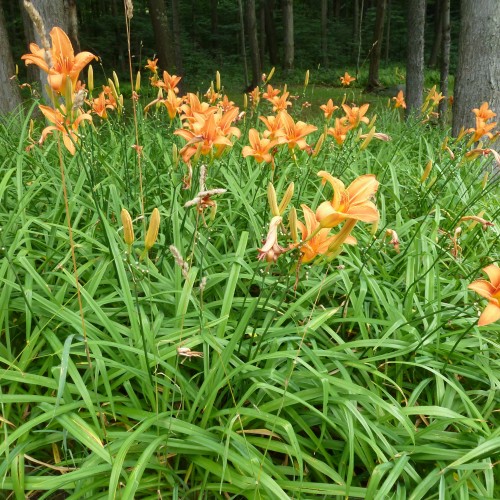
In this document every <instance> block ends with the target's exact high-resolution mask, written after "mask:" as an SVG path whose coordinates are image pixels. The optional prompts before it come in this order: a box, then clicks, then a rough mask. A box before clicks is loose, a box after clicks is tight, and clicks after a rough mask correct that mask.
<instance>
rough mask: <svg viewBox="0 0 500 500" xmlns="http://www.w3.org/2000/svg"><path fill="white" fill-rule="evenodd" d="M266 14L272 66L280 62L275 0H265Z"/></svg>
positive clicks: (268, 46) (267, 38) (268, 45)
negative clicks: (274, 13) (274, 14)
mask: <svg viewBox="0 0 500 500" xmlns="http://www.w3.org/2000/svg"><path fill="white" fill-rule="evenodd" d="M263 2H264V11H265V16H266V40H267V49H268V51H269V62H270V63H271V65H272V66H276V64H278V46H277V43H276V27H275V25H274V16H273V12H274V0H263Z"/></svg>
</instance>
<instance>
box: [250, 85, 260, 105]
mask: <svg viewBox="0 0 500 500" xmlns="http://www.w3.org/2000/svg"><path fill="white" fill-rule="evenodd" d="M248 95H249V96H250V100H251V101H252V105H253V106H254V107H255V106H257V104H259V102H260V89H259V87H255V88H254V89H253V90H252V92H249V93H248Z"/></svg>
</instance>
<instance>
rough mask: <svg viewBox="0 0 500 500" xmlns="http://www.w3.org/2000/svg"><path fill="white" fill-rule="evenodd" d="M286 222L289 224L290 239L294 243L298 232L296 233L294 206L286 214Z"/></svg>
mask: <svg viewBox="0 0 500 500" xmlns="http://www.w3.org/2000/svg"><path fill="white" fill-rule="evenodd" d="M288 223H289V225H290V236H291V237H292V241H293V242H294V243H298V241H299V234H298V233H297V210H296V209H295V207H292V208H291V209H290V213H289V214H288Z"/></svg>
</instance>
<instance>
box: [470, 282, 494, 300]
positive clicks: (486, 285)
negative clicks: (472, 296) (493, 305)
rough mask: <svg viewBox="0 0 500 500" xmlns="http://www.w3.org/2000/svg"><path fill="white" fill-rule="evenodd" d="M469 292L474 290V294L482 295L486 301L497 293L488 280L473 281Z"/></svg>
mask: <svg viewBox="0 0 500 500" xmlns="http://www.w3.org/2000/svg"><path fill="white" fill-rule="evenodd" d="M467 288H468V289H469V290H473V291H474V292H476V293H478V294H479V295H481V297H484V298H485V299H489V298H491V296H492V294H493V292H494V291H495V288H494V286H493V285H492V284H491V283H490V282H489V281H486V280H476V281H473V282H472V283H471V284H470V285H469V286H468V287H467Z"/></svg>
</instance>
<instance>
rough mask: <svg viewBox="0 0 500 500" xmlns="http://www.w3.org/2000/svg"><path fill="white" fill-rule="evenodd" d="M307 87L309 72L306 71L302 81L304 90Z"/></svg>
mask: <svg viewBox="0 0 500 500" xmlns="http://www.w3.org/2000/svg"><path fill="white" fill-rule="evenodd" d="M308 85H309V70H307V71H306V78H305V80H304V90H305V89H306V87H307V86H308Z"/></svg>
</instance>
